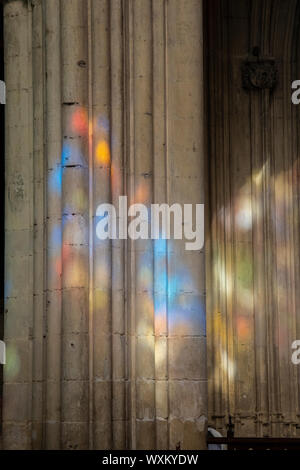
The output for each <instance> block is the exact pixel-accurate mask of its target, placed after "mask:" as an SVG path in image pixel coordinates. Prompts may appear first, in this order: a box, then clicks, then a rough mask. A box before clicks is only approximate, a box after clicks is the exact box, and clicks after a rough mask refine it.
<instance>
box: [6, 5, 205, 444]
mask: <svg viewBox="0 0 300 470" xmlns="http://www.w3.org/2000/svg"><path fill="white" fill-rule="evenodd" d="M5 48H6V58H5V62H6V84H7V105H6V106H7V108H6V109H7V116H6V136H7V138H6V194H7V199H6V254H7V258H6V282H7V285H6V317H5V340H6V342H7V346H8V350H7V355H8V364H7V366H6V367H5V378H4V380H5V385H4V404H3V406H4V416H3V417H4V423H3V436H4V447H5V448H22V449H30V448H37V449H38V448H48V449H59V448H62V449H87V448H90V449H93V448H94V449H113V448H114V449H124V448H133V449H135V448H138V449H147V448H148V449H156V448H158V449H169V448H170V449H175V448H176V447H179V446H180V448H182V449H186V448H204V447H205V433H206V349H205V269H204V253H202V252H187V251H185V248H184V242H183V241H182V242H181V241H172V240H170V241H165V242H164V241H157V242H153V241H152V240H149V241H142V240H140V241H136V242H134V241H131V240H116V241H100V240H98V239H97V237H96V223H97V222H98V219H97V217H96V210H97V207H98V206H99V205H100V204H101V203H109V202H112V203H113V204H115V205H117V204H118V200H119V196H120V195H127V196H128V202H129V203H130V204H131V203H133V202H135V203H137V202H139V203H143V204H145V205H147V206H149V207H150V204H152V203H168V204H173V203H180V204H185V203H193V204H196V203H203V202H204V178H203V176H204V165H203V162H204V155H205V151H204V138H203V116H204V113H203V57H202V54H203V51H202V49H203V44H202V1H201V0H172V1H167V0H123V1H122V0H60V1H59V0H45V1H40V0H35V1H32V2H24V1H21V0H13V1H10V2H7V3H6V5H5Z"/></svg>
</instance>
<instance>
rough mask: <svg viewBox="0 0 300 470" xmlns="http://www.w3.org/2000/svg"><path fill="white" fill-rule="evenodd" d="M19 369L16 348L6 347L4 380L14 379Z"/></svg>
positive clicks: (19, 361)
mask: <svg viewBox="0 0 300 470" xmlns="http://www.w3.org/2000/svg"><path fill="white" fill-rule="evenodd" d="M20 368H21V360H20V357H19V353H18V350H17V348H16V347H15V346H12V345H7V348H6V365H5V375H6V380H12V379H14V378H15V377H16V376H17V375H18V373H19V371H20Z"/></svg>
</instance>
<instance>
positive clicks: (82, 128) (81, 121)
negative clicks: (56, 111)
mask: <svg viewBox="0 0 300 470" xmlns="http://www.w3.org/2000/svg"><path fill="white" fill-rule="evenodd" d="M88 129H89V119H88V113H87V110H86V109H84V108H79V109H77V110H76V111H75V112H74V114H73V116H72V130H73V132H75V133H78V134H80V135H86V134H87V133H88Z"/></svg>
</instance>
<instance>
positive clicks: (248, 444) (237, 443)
mask: <svg viewBox="0 0 300 470" xmlns="http://www.w3.org/2000/svg"><path fill="white" fill-rule="evenodd" d="M207 443H208V444H217V445H221V444H225V445H227V449H228V450H300V439H293V438H291V439H287V438H281V439H280V438H265V437H263V438H257V437H255V438H252V437H245V438H244V437H209V438H208V439H207Z"/></svg>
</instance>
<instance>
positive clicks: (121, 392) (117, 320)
mask: <svg viewBox="0 0 300 470" xmlns="http://www.w3.org/2000/svg"><path fill="white" fill-rule="evenodd" d="M122 46H123V8H122V1H121V0H115V1H114V2H111V4H110V62H111V76H110V80H111V136H110V147H111V199H112V204H113V205H114V207H116V208H117V207H118V205H119V196H123V195H124V194H125V193H124V135H123V134H124V129H123V48H122ZM124 245H125V242H124V240H115V241H114V242H113V243H112V294H111V295H112V304H111V308H112V426H113V429H112V436H113V442H112V444H113V448H114V449H125V448H126V422H125V420H126V407H125V404H126V382H125V381H126V370H125V340H126V337H125V310H124V301H125V291H124V287H125V284H124V282H125V279H124V273H125V263H124V260H125V258H124Z"/></svg>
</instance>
